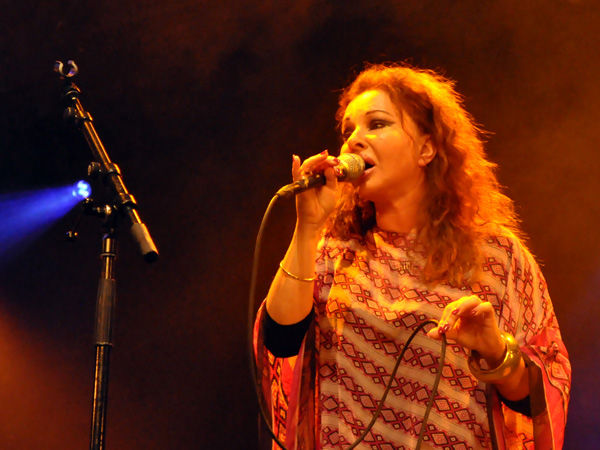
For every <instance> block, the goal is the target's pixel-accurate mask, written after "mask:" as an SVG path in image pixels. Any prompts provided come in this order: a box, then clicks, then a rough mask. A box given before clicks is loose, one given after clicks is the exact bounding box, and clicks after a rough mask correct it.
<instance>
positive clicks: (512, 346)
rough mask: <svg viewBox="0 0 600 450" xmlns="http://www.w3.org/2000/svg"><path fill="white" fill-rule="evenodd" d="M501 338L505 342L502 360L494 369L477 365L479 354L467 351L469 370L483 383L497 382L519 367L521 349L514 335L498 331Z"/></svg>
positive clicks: (474, 351)
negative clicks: (486, 368) (485, 368)
mask: <svg viewBox="0 0 600 450" xmlns="http://www.w3.org/2000/svg"><path fill="white" fill-rule="evenodd" d="M500 336H502V340H503V341H504V342H505V343H506V352H505V354H504V360H503V361H502V363H501V364H500V365H499V366H498V367H496V368H495V369H490V370H484V369H482V368H481V366H480V365H479V360H480V359H481V355H480V354H479V352H477V351H476V350H472V351H469V359H468V364H469V370H470V371H471V373H472V374H473V376H474V377H475V378H477V379H478V380H479V381H483V382H484V383H497V382H499V381H502V380H503V379H505V378H506V377H508V376H509V375H511V374H513V373H514V372H515V370H517V368H518V367H519V364H520V363H521V359H522V358H523V356H522V355H521V349H520V348H519V344H517V341H516V340H515V338H514V337H512V336H511V335H510V334H508V333H500Z"/></svg>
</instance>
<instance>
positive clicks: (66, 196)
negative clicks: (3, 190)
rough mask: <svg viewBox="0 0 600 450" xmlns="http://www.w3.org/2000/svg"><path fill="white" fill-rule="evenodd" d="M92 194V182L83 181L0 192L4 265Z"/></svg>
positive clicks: (0, 262) (0, 259)
mask: <svg viewBox="0 0 600 450" xmlns="http://www.w3.org/2000/svg"><path fill="white" fill-rule="evenodd" d="M74 186H75V187H74ZM90 193H91V189H90V188H89V184H87V183H86V182H85V181H83V182H82V181H80V182H78V183H77V184H76V185H73V184H69V185H68V186H63V187H57V188H48V189H42V190H36V191H28V192H17V193H11V194H2V195H0V211H1V212H2V213H1V214H0V267H1V266H2V265H3V264H4V263H6V262H7V260H8V257H9V256H13V255H14V254H16V253H18V252H19V251H20V250H22V249H23V248H25V247H27V246H29V245H30V244H31V243H32V242H33V241H34V240H35V239H36V238H37V237H39V236H40V235H41V234H42V233H43V232H44V231H45V230H46V229H47V228H49V227H50V226H51V225H52V224H53V223H54V222H56V221H58V220H59V219H60V218H61V217H63V216H64V215H66V214H67V213H68V212H69V211H70V210H71V209H73V207H74V206H75V205H77V204H79V203H81V201H82V199H83V198H87V197H88V196H89V195H90Z"/></svg>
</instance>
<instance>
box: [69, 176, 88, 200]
mask: <svg viewBox="0 0 600 450" xmlns="http://www.w3.org/2000/svg"><path fill="white" fill-rule="evenodd" d="M71 194H72V195H73V197H76V198H79V199H81V200H83V199H85V198H88V197H89V196H90V195H92V187H91V186H90V184H89V183H88V182H87V181H83V180H79V181H78V182H77V184H75V186H73V191H72V192H71Z"/></svg>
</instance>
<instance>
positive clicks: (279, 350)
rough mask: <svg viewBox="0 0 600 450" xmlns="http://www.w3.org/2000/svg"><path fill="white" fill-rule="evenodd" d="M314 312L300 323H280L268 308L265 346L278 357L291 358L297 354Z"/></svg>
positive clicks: (265, 318) (265, 316) (265, 324)
mask: <svg viewBox="0 0 600 450" xmlns="http://www.w3.org/2000/svg"><path fill="white" fill-rule="evenodd" d="M313 315H314V313H313V312H312V311H311V312H310V313H309V314H308V316H306V317H305V318H304V319H302V320H301V321H300V322H298V323H294V324H291V325H280V324H278V323H277V322H275V321H274V320H273V319H272V318H271V316H269V313H268V312H267V309H266V308H265V312H264V314H263V329H264V335H265V341H264V342H265V347H266V348H267V350H269V351H270V352H271V353H272V354H273V356H276V357H277V358H289V357H290V356H295V355H297V354H298V352H299V351H300V346H301V345H302V341H303V340H304V336H306V332H307V331H308V328H309V327H310V323H311V321H312V319H313Z"/></svg>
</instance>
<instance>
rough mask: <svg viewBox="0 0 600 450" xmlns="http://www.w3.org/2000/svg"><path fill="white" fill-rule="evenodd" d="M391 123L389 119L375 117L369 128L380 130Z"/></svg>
mask: <svg viewBox="0 0 600 450" xmlns="http://www.w3.org/2000/svg"><path fill="white" fill-rule="evenodd" d="M390 125H391V122H390V121H388V120H382V119H375V120H372V121H371V123H370V124H369V128H370V129H371V130H379V129H381V128H385V127H388V126H390Z"/></svg>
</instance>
